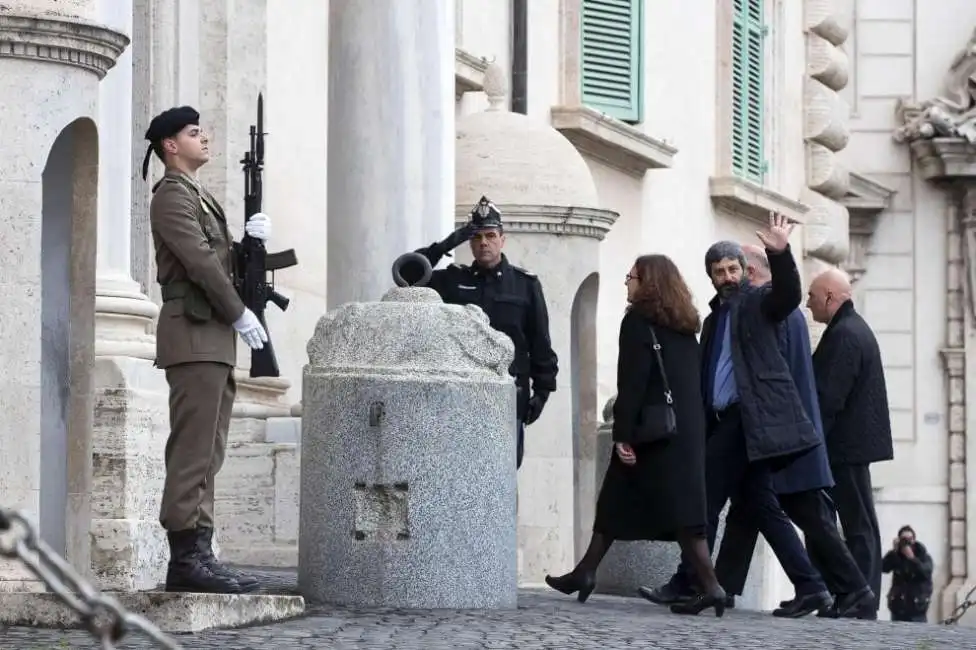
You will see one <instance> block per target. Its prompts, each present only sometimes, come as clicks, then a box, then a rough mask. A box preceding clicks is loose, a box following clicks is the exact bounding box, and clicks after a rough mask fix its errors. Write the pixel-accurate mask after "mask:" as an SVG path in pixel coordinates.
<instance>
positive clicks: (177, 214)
mask: <svg viewBox="0 0 976 650" xmlns="http://www.w3.org/2000/svg"><path fill="white" fill-rule="evenodd" d="M199 124H200V114H199V113H197V111H195V110H194V109H192V108H190V107H189V106H181V107H179V108H171V109H169V110H167V111H164V112H163V113H160V114H159V115H157V116H156V117H155V118H153V120H152V122H151V123H150V124H149V129H148V130H147V131H146V139H147V140H149V143H150V144H149V149H148V150H147V151H146V158H145V160H144V161H143V164H142V177H143V179H145V178H146V175H147V173H148V171H149V161H150V158H151V156H152V154H154V153H155V154H156V156H157V157H158V158H159V159H160V160H161V161H162V162H163V164H164V165H165V166H166V173H165V175H164V176H163V178H162V179H161V180H160V181H159V182H158V183H157V184H156V185H155V186H154V187H153V198H152V202H151V204H150V208H149V219H150V225H151V228H152V238H153V246H154V248H155V251H156V269H157V280H158V282H159V284H160V286H161V288H162V297H163V306H162V308H161V310H160V313H159V322H158V324H157V328H156V365H157V366H158V367H159V368H162V369H163V370H164V371H165V372H166V381H167V383H168V384H169V420H170V434H169V438H168V439H167V441H166V452H165V458H166V482H165V485H164V487H163V498H162V503H161V505H160V513H159V521H160V523H161V524H162V525H163V528H165V529H166V534H167V538H168V541H169V548H170V561H169V569H168V571H167V574H166V590H167V591H181V592H207V593H241V592H246V591H252V590H253V589H254V588H256V587H257V586H258V583H257V581H256V580H255V579H253V578H250V577H248V576H245V575H243V574H241V573H239V572H237V571H235V570H233V569H230V568H229V567H225V566H223V565H221V564H220V563H218V562H217V559H216V558H215V557H214V554H213V548H212V540H213V526H214V519H213V516H214V513H213V511H214V478H215V477H216V475H217V472H219V471H220V468H221V465H223V462H224V450H225V448H226V445H227V430H228V427H229V425H230V417H231V407H232V406H233V404H234V396H235V394H236V392H237V386H236V384H235V383H234V365H235V364H236V361H237V350H236V344H237V335H238V334H240V336H241V338H242V339H244V342H245V343H247V345H248V346H250V347H251V348H254V349H260V348H261V347H263V345H264V342H266V341H267V340H268V336H267V333H266V332H265V330H264V327H262V325H261V323H260V321H259V320H258V318H257V317H256V316H255V315H254V313H253V312H252V311H251V310H249V309H247V308H245V306H244V303H243V302H241V299H240V297H239V296H238V294H237V290H236V289H235V288H234V283H233V270H234V257H235V255H234V242H233V240H232V239H231V236H230V233H229V231H228V229H227V220H226V217H225V216H224V211H223V209H222V208H221V207H220V205H219V204H218V203H217V201H216V199H214V197H213V196H211V194H210V193H209V192H207V190H205V189H204V188H203V187H202V186H201V185H200V182H199V181H198V180H197V170H198V169H199V168H200V167H202V166H203V165H204V164H205V163H206V162H207V161H208V160H209V159H210V152H209V149H208V146H207V145H208V139H207V135H206V134H205V133H204V132H203V130H202V129H201V128H200V126H199ZM246 229H247V234H248V235H250V236H251V237H255V238H257V239H261V240H266V239H267V238H268V235H269V234H270V231H271V223H270V220H269V219H268V217H267V215H264V214H256V215H254V216H253V217H252V218H251V219H250V220H248V222H247V227H246ZM235 332H236V333H235Z"/></svg>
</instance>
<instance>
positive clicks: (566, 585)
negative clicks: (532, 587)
mask: <svg viewBox="0 0 976 650" xmlns="http://www.w3.org/2000/svg"><path fill="white" fill-rule="evenodd" d="M546 584H547V585H549V586H550V587H552V588H553V589H555V590H556V591H558V592H560V593H564V594H566V595H567V596H571V595H573V594H574V593H577V592H579V593H578V594H577V595H576V600H578V601H580V602H581V603H585V602H586V599H587V598H589V597H590V594H591V593H593V589H594V588H596V576H595V575H594V574H592V573H580V574H575V573H573V572H572V571H571V572H569V573H567V574H566V575H562V576H556V577H552V576H546Z"/></svg>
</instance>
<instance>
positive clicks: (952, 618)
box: [942, 587, 976, 625]
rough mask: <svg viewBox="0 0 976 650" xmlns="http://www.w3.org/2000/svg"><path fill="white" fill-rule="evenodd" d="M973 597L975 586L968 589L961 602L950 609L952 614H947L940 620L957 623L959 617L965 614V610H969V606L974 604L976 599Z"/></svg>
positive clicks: (947, 623) (975, 596)
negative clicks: (945, 617)
mask: <svg viewBox="0 0 976 650" xmlns="http://www.w3.org/2000/svg"><path fill="white" fill-rule="evenodd" d="M974 598H976V587H973V588H972V589H970V590H969V593H968V594H966V598H964V599H963V601H962V604H961V605H959V607H956V608H955V609H954V610H952V614H950V615H949V618H947V619H945V620H944V621H942V624H943V625H955V624H956V623H958V622H959V619H961V618H962V617H963V616H965V614H966V612H967V611H969V608H970V607H973V606H974V605H976V600H974Z"/></svg>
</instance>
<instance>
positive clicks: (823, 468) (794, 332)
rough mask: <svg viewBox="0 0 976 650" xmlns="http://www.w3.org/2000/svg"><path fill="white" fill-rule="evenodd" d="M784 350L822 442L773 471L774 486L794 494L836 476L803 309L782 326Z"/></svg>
mask: <svg viewBox="0 0 976 650" xmlns="http://www.w3.org/2000/svg"><path fill="white" fill-rule="evenodd" d="M779 346H780V352H781V353H782V354H783V357H784V358H785V359H786V363H787V365H788V366H789V367H790V374H791V375H793V384H794V385H795V386H796V390H797V393H798V394H799V395H800V401H802V402H803V409H804V410H805V411H806V413H807V416H808V417H809V418H810V421H811V422H812V423H813V428H814V429H815V430H816V432H817V435H818V436H819V437H820V441H821V443H820V444H819V445H817V446H816V447H814V448H813V449H811V450H810V451H808V452H806V453H803V454H801V455H799V456H797V457H796V460H794V461H792V462H791V463H790V464H789V465H787V466H786V467H784V468H783V469H781V470H778V471H776V472H774V473H773V476H772V479H773V489H774V490H776V492H777V493H779V494H794V493H796V492H806V491H807V490H819V489H823V488H830V487H833V485H834V476H833V474H832V473H831V472H830V462H829V460H828V458H827V446H826V444H824V442H823V424H822V423H821V420H820V402H819V401H818V399H817V383H816V380H815V379H814V374H813V360H812V359H811V355H810V330H809V329H808V328H807V321H806V318H805V317H804V316H803V312H802V311H800V310H799V309H795V310H793V313H791V314H790V317H789V318H787V319H786V322H784V323H783V324H782V325H780V327H779Z"/></svg>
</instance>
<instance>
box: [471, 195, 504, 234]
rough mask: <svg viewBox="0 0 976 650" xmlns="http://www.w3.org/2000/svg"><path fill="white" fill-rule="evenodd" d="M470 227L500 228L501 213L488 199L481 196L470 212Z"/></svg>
mask: <svg viewBox="0 0 976 650" xmlns="http://www.w3.org/2000/svg"><path fill="white" fill-rule="evenodd" d="M471 225H472V226H474V227H475V228H501V227H502V213H501V212H499V211H498V208H496V207H495V204H494V203H492V202H491V201H489V200H488V197H486V196H482V197H481V200H480V201H478V205H476V206H474V209H473V210H472V211H471Z"/></svg>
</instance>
